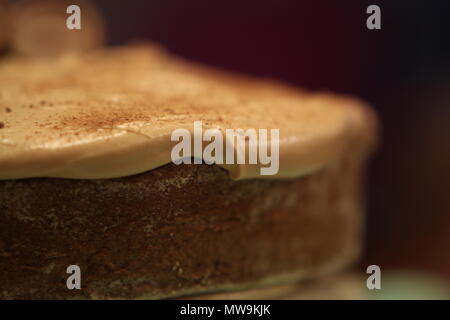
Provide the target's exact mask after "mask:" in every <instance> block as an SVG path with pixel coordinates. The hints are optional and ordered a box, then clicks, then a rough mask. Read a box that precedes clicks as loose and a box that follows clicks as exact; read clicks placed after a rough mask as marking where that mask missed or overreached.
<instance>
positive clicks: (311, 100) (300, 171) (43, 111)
mask: <svg viewBox="0 0 450 320" xmlns="http://www.w3.org/2000/svg"><path fill="white" fill-rule="evenodd" d="M199 120H200V121H202V122H203V126H204V128H205V129H207V128H216V129H218V130H225V129H227V128H233V129H234V128H243V129H246V128H256V129H259V128H264V129H279V130H280V149H279V154H280V161H279V164H280V170H279V172H278V174H277V175H276V176H261V175H260V174H259V167H258V166H256V165H248V164H236V165H223V167H224V168H225V169H226V170H228V171H229V172H230V175H231V176H232V177H233V178H234V179H248V178H272V179H273V178H291V177H298V176H301V175H304V174H307V173H310V172H313V171H315V170H318V169H320V168H321V167H323V166H324V165H326V164H327V163H328V162H330V161H333V160H334V159H335V158H336V157H338V156H339V155H340V154H342V152H349V151H350V152H351V150H349V146H351V145H352V144H354V143H359V144H361V145H362V146H367V148H366V149H367V150H370V149H371V147H372V145H373V143H374V140H375V130H376V128H375V127H376V121H375V117H374V115H373V113H372V111H371V109H370V108H369V107H368V106H367V105H366V104H364V103H363V102H362V101H360V100H358V99H355V98H352V97H346V96H339V95H335V94H331V93H309V92H305V91H302V90H299V89H297V88H294V87H292V86H289V85H286V84H282V83H279V82H276V81H273V80H268V79H258V78H252V77H248V76H243V75H236V74H232V73H228V72H225V71H221V70H216V69H213V68H209V67H204V66H200V65H197V64H194V63H191V62H187V61H184V60H183V59H181V58H177V57H173V56H172V55H170V54H168V53H166V52H165V51H164V50H161V49H160V48H158V47H153V46H132V47H118V48H108V49H102V50H98V51H94V52H90V53H84V54H71V55H66V56H62V57H60V58H57V59H55V60H51V61H50V60H31V59H25V58H8V59H4V60H3V61H2V62H0V127H1V128H0V179H21V178H31V177H59V178H75V179H98V178H114V177H123V176H129V175H133V174H138V173H142V172H145V171H148V170H152V169H154V168H157V167H160V166H162V165H164V164H167V163H170V162H171V149H172V147H173V146H174V142H173V141H171V133H172V131H173V130H175V129H178V128H186V129H190V130H191V129H192V124H193V122H194V121H199Z"/></svg>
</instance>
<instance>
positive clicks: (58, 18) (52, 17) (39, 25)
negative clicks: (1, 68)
mask: <svg viewBox="0 0 450 320" xmlns="http://www.w3.org/2000/svg"><path fill="white" fill-rule="evenodd" d="M73 4H75V5H78V6H79V7H80V9H81V29H80V30H78V29H74V30H69V29H68V28H67V25H66V20H67V18H68V17H69V16H70V14H68V13H66V11H67V7H68V6H70V5H73ZM11 16H12V19H11V21H12V28H11V29H12V34H11V38H12V39H11V46H12V49H13V51H15V52H16V53H19V54H23V55H26V56H32V57H54V56H57V55H59V54H62V53H65V52H70V51H83V50H87V49H92V48H95V47H99V46H101V45H102V44H103V42H104V38H105V31H104V29H105V28H104V23H103V19H102V17H101V15H100V14H99V12H98V11H97V9H96V8H95V7H94V6H93V5H92V3H91V2H90V1H86V0H83V1H65V0H24V1H20V2H18V3H17V4H14V5H13V6H12V10H11Z"/></svg>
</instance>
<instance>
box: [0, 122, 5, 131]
mask: <svg viewBox="0 0 450 320" xmlns="http://www.w3.org/2000/svg"><path fill="white" fill-rule="evenodd" d="M4 127H5V123H4V122H1V121H0V129H2V128H4Z"/></svg>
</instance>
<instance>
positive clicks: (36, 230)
mask: <svg viewBox="0 0 450 320" xmlns="http://www.w3.org/2000/svg"><path fill="white" fill-rule="evenodd" d="M195 121H202V123H203V126H204V127H205V128H215V129H216V130H219V131H223V130H225V129H226V128H268V129H272V128H277V129H279V136H280V137H279V138H280V139H279V170H278V172H277V173H276V174H274V175H261V174H260V170H258V169H259V168H260V167H261V164H257V165H251V164H231V165H220V164H211V163H205V162H203V163H200V164H199V163H191V164H184V163H183V164H178V165H177V164H175V163H173V161H172V159H171V149H172V148H173V145H174V142H173V141H171V133H172V132H173V130H175V129H177V128H186V129H187V130H191V128H192V124H193V123H194V122H195ZM0 127H1V128H0V283H1V284H2V285H1V290H0V297H1V298H9V299H42V298H44V299H78V298H82V299H122V298H126V299H129V298H133V299H140V298H149V299H159V298H169V297H178V296H186V295H194V294H196V295H198V294H202V293H209V292H221V291H228V290H237V289H246V288H257V287H262V286H268V285H271V284H284V283H292V282H296V281H301V280H306V279H314V278H317V277H322V276H325V275H328V274H333V273H336V272H338V271H340V270H343V269H345V268H346V267H348V266H349V265H351V264H352V263H353V262H354V261H355V259H357V257H358V255H359V253H360V250H361V236H362V222H363V211H364V187H363V185H364V184H363V180H364V179H363V178H364V168H365V164H366V162H367V158H368V156H369V155H370V153H371V152H372V151H373V149H374V145H375V142H376V117H375V115H374V113H373V112H372V110H371V109H370V107H369V106H367V105H366V104H365V103H364V102H362V101H360V100H358V99H356V98H354V97H347V96H341V95H336V94H332V93H323V92H318V93H312V92H307V91H303V90H301V89H298V88H295V87H292V86H290V85H288V84H284V83H280V82H277V81H274V80H270V79H259V78H253V77H249V76H244V75H238V74H234V73H229V72H226V71H222V70H218V69H213V68H211V67H205V66H201V65H198V64H195V63H193V62H188V61H185V60H183V59H181V58H178V57H174V56H172V55H171V54H169V53H167V52H165V51H164V50H162V49H160V48H159V47H157V46H152V45H141V46H128V47H117V48H107V49H101V50H97V51H93V52H89V53H82V54H81V53H80V54H67V55H64V56H62V57H60V58H57V59H54V60H52V61H48V60H33V59H25V58H15V57H11V58H8V59H5V60H4V61H2V62H0ZM259 147H261V146H259ZM203 160H205V159H203ZM70 265H77V266H79V267H80V270H81V289H79V290H77V289H74V290H69V289H68V288H67V286H66V280H67V278H68V276H69V275H68V274H67V267H68V266H70Z"/></svg>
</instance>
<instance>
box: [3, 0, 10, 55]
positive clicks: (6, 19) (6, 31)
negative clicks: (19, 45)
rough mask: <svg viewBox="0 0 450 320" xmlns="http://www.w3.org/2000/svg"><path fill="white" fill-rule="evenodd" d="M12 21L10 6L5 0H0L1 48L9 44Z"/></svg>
mask: <svg viewBox="0 0 450 320" xmlns="http://www.w3.org/2000/svg"><path fill="white" fill-rule="evenodd" d="M10 23H11V20H10V18H9V7H8V5H7V3H6V1H5V0H0V50H1V49H3V48H4V47H5V46H6V45H7V42H8V35H9V34H10V28H9V26H10Z"/></svg>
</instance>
